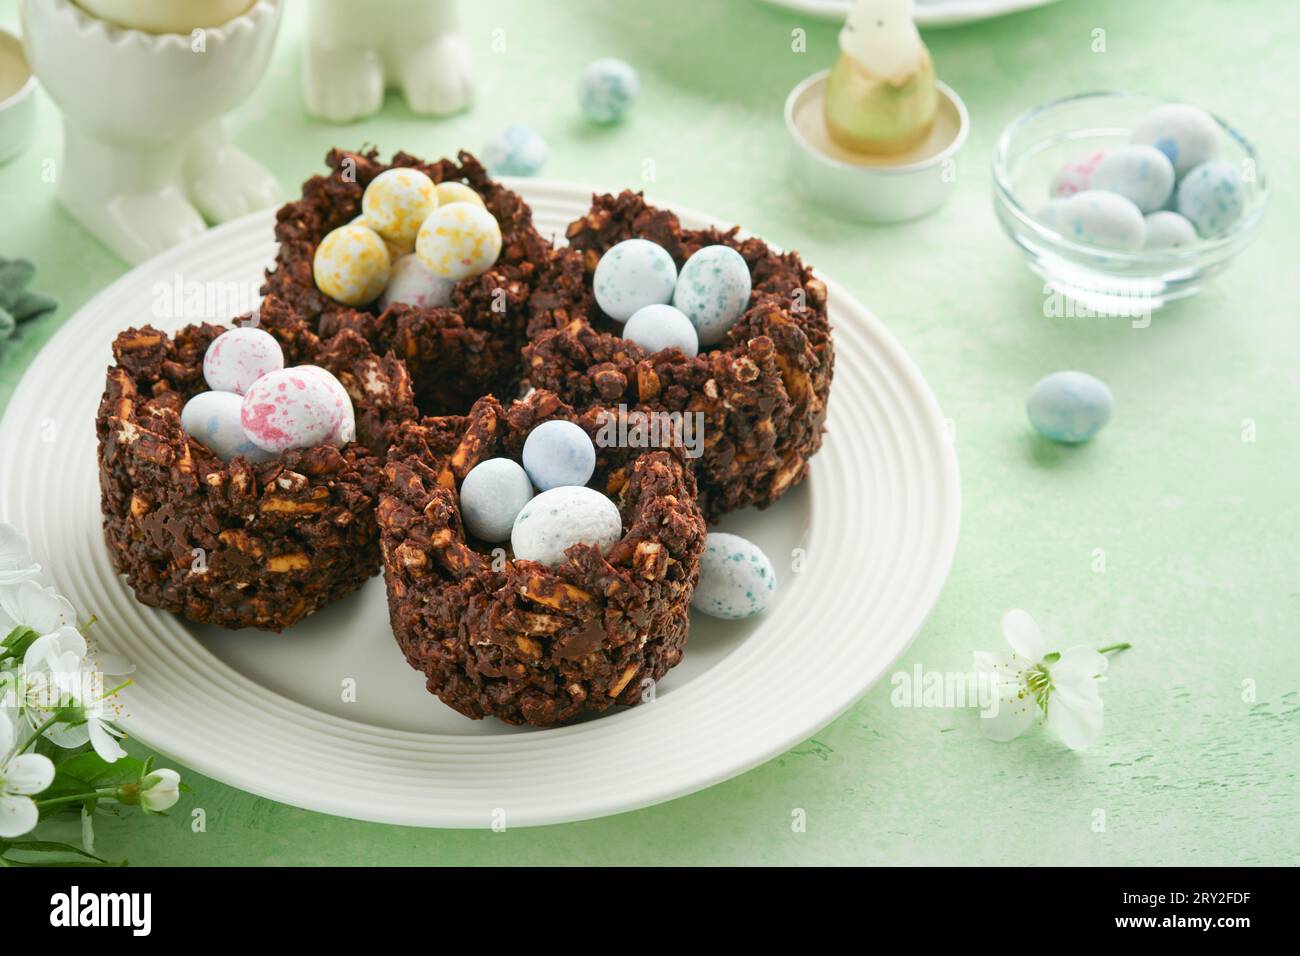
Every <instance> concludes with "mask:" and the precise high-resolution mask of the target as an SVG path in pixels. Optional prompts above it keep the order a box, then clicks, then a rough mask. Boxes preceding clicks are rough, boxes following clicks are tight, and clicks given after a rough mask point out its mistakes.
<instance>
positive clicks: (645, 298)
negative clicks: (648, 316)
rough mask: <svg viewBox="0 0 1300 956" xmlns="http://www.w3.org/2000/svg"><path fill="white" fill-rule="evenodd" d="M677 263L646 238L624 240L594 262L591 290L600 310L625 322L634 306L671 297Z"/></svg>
mask: <svg viewBox="0 0 1300 956" xmlns="http://www.w3.org/2000/svg"><path fill="white" fill-rule="evenodd" d="M676 285H677V263H675V262H673V257H672V256H670V255H669V254H668V252H667V250H666V249H664V247H663V246H660V245H657V244H656V243H653V242H651V241H650V240H648V239H624V240H623V241H622V242H620V243H618V244H617V245H615V246H612V247H611V248H610V249H608V250H607V251H606V252H605V254H604V255H603V256H601V257H600V261H599V262H598V263H596V272H595V275H593V276H592V280H591V286H592V291H593V292H594V293H595V294H596V304H597V305H599V306H600V308H601V311H602V312H604V313H605V314H606V315H608V316H609V317H610V318H611V319H613V320H614V321H615V322H626V321H627V320H628V319H630V318H631V317H632V314H633V313H634V312H636V311H637V310H638V309H643V308H645V307H646V306H647V305H664V304H666V303H668V302H671V301H672V299H673V289H674V288H675V287H676Z"/></svg>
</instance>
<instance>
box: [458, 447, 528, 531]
mask: <svg viewBox="0 0 1300 956" xmlns="http://www.w3.org/2000/svg"><path fill="white" fill-rule="evenodd" d="M532 498H533V485H532V482H530V481H529V480H528V473H527V472H525V471H524V469H523V466H521V465H520V464H519V463H518V462H517V461H512V460H511V459H509V458H489V459H487V460H486V461H480V462H479V463H478V464H477V465H475V466H474V467H473V468H471V469H470V471H469V474H468V475H466V476H465V480H464V481H462V482H461V483H460V517H461V520H462V521H463V522H464V523H465V530H466V531H468V532H469V533H470V534H472V535H474V537H476V538H481V539H482V540H484V541H490V542H492V543H493V544H495V543H496V542H498V541H506V540H508V539H509V538H510V532H511V530H512V529H513V528H514V526H515V519H516V518H518V517H519V512H521V511H523V510H524V505H526V504H528V502H529V501H531V500H532Z"/></svg>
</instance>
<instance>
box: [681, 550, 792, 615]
mask: <svg viewBox="0 0 1300 956" xmlns="http://www.w3.org/2000/svg"><path fill="white" fill-rule="evenodd" d="M774 594H776V571H774V570H773V569H772V562H771V561H769V560H768V559H767V555H765V554H764V553H763V551H762V549H760V548H759V546H758V545H756V544H754V542H752V541H749V540H747V539H745V538H742V537H740V535H736V534H724V533H722V532H720V531H714V532H712V533H710V534H709V536H708V538H707V539H706V541H705V546H704V554H703V556H702V557H701V558H700V583H699V585H698V586H697V587H696V588H695V597H694V598H692V599H691V607H693V608H695V610H697V611H700V612H702V613H704V614H708V615H709V616H710V617H724V618H728V619H730V620H737V619H739V618H742V617H751V616H752V615H755V614H758V613H760V612H761V611H763V610H764V609H766V608H767V606H768V604H769V603H771V601H772V596H773V595H774Z"/></svg>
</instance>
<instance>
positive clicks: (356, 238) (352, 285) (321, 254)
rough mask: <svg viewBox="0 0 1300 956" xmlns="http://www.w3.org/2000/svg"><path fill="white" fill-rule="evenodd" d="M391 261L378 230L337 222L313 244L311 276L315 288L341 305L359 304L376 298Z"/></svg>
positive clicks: (384, 283)
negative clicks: (330, 230)
mask: <svg viewBox="0 0 1300 956" xmlns="http://www.w3.org/2000/svg"><path fill="white" fill-rule="evenodd" d="M391 268H392V263H391V261H390V260H389V258H388V247H387V246H386V245H384V240H383V239H381V238H379V233H377V232H375V231H374V230H373V229H370V228H367V227H366V226H357V225H347V226H339V227H338V228H337V229H335V230H334V231H333V232H331V233H330V234H329V235H327V236H326V237H325V238H324V239H322V240H321V243H320V245H319V246H317V247H316V256H315V258H313V259H312V263H311V271H312V276H313V277H314V278H315V279H316V288H318V289H320V290H321V291H322V292H324V293H325V294H326V295H327V296H329V297H330V298H331V299H336V300H337V301H339V302H342V303H343V304H344V305H351V306H362V305H366V304H368V303H370V302H373V301H374V300H375V299H377V298H379V294H380V293H381V292H383V291H384V286H386V285H388V273H389V270H390V269H391Z"/></svg>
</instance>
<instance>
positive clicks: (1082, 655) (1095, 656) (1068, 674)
mask: <svg viewBox="0 0 1300 956" xmlns="http://www.w3.org/2000/svg"><path fill="white" fill-rule="evenodd" d="M1108 667H1110V658H1108V657H1107V656H1106V655H1105V654H1100V653H1098V652H1097V651H1094V650H1093V649H1092V648H1091V647H1084V646H1083V645H1079V646H1078V647H1071V648H1070V649H1069V650H1067V651H1062V652H1061V659H1060V660H1059V661H1057V662H1056V663H1055V664H1053V665H1052V683H1053V684H1056V685H1058V686H1059V685H1061V684H1073V683H1075V682H1076V681H1093V680H1094V679H1095V678H1097V677H1100V676H1101V675H1102V674H1105V673H1106V669H1107V668H1108Z"/></svg>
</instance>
